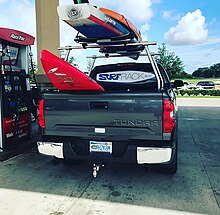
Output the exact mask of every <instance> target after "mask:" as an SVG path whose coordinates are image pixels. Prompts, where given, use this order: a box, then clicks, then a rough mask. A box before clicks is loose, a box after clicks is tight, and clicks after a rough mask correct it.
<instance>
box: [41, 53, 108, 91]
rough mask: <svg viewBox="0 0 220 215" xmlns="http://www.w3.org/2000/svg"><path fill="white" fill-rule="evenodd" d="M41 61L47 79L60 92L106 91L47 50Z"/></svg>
mask: <svg viewBox="0 0 220 215" xmlns="http://www.w3.org/2000/svg"><path fill="white" fill-rule="evenodd" d="M40 59H41V63H42V66H43V68H44V71H45V73H46V75H47V77H48V78H49V80H50V81H51V82H52V84H53V85H54V86H55V87H56V88H57V89H58V90H96V91H105V90H104V89H103V88H102V87H101V86H100V85H99V84H98V83H97V82H96V81H94V80H93V79H92V78H90V77H88V76H87V75H86V74H84V73H83V72H82V71H80V70H79V69H77V68H76V67H74V66H72V65H70V64H69V63H67V62H66V61H64V60H62V59H61V58H59V57H57V56H56V55H54V54H52V53H51V52H49V51H47V50H43V51H42V52H41V57H40Z"/></svg>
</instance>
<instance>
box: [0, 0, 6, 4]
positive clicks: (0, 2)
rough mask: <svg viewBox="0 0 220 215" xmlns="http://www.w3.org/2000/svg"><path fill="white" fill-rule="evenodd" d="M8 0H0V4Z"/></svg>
mask: <svg viewBox="0 0 220 215" xmlns="http://www.w3.org/2000/svg"><path fill="white" fill-rule="evenodd" d="M7 1H8V0H0V4H3V3H5V2H7Z"/></svg>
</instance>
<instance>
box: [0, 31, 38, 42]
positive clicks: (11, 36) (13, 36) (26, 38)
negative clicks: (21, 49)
mask: <svg viewBox="0 0 220 215" xmlns="http://www.w3.org/2000/svg"><path fill="white" fill-rule="evenodd" d="M0 38H2V39H4V40H7V41H9V42H12V43H16V44H20V45H33V44H34V40H35V38H34V37H33V36H31V35H29V34H26V33H24V32H21V31H17V30H14V29H9V28H0Z"/></svg>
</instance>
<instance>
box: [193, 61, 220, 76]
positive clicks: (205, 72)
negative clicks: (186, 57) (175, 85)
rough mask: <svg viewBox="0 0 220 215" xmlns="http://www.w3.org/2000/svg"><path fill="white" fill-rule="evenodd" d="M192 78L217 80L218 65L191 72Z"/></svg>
mask: <svg viewBox="0 0 220 215" xmlns="http://www.w3.org/2000/svg"><path fill="white" fill-rule="evenodd" d="M192 76H194V77H202V78H218V77H220V63H217V64H214V65H212V66H210V67H202V68H198V69H197V70H195V71H194V72H193V74H192Z"/></svg>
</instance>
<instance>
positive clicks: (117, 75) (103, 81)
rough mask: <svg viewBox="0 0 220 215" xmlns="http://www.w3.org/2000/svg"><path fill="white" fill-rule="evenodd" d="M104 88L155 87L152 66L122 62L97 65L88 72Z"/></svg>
mask: <svg viewBox="0 0 220 215" xmlns="http://www.w3.org/2000/svg"><path fill="white" fill-rule="evenodd" d="M90 77H91V78H92V79H94V80H96V81H97V82H98V83H99V84H100V85H101V86H102V87H103V88H104V89H105V90H108V91H114V90H127V91H129V90H132V91H136V90H144V89H157V79H156V76H155V74H154V71H153V68H152V66H151V65H150V64H147V63H123V64H111V65H102V66H97V67H95V68H94V69H93V71H92V72H91V73H90Z"/></svg>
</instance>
